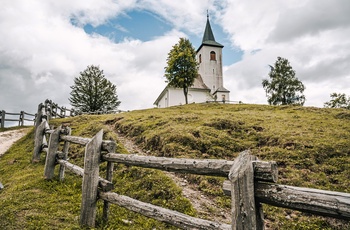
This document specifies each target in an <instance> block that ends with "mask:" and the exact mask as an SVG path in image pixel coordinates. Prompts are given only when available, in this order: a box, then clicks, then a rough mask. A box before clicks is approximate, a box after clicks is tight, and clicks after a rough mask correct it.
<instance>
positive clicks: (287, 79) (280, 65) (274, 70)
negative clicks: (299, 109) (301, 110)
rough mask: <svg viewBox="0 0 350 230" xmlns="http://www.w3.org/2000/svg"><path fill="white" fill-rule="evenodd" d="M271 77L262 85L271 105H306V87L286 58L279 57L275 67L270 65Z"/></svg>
mask: <svg viewBox="0 0 350 230" xmlns="http://www.w3.org/2000/svg"><path fill="white" fill-rule="evenodd" d="M270 68H271V70H270V72H269V77H270V79H271V81H268V80H267V79H264V80H263V81H262V85H263V87H264V89H265V92H266V96H267V101H268V103H269V104H270V105H304V103H305V96H304V95H303V92H304V90H305V86H304V85H303V83H302V82H301V81H299V80H298V78H296V77H295V71H294V70H293V68H292V67H291V66H290V64H289V61H288V60H287V59H285V58H281V57H278V58H277V61H276V62H275V65H274V66H271V65H270Z"/></svg>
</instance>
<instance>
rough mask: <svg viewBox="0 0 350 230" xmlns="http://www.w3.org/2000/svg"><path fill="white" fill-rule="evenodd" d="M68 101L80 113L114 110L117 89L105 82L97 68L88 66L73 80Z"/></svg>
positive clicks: (116, 101) (116, 103)
mask: <svg viewBox="0 0 350 230" xmlns="http://www.w3.org/2000/svg"><path fill="white" fill-rule="evenodd" d="M71 89H72V92H71V93H70V95H71V97H70V98H69V101H70V103H71V105H72V106H74V107H75V108H76V109H78V110H80V111H82V112H95V111H108V110H113V109H116V108H117V107H118V106H119V104H120V101H118V95H117V87H116V86H115V85H114V84H113V83H111V82H110V81H109V80H107V79H106V78H105V76H104V74H103V70H100V68H99V67H98V66H94V65H91V66H88V67H87V68H86V69H85V70H84V71H83V72H80V76H78V77H76V78H75V79H74V85H73V86H71Z"/></svg>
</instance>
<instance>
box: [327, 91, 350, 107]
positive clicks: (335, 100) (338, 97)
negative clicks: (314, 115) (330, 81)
mask: <svg viewBox="0 0 350 230" xmlns="http://www.w3.org/2000/svg"><path fill="white" fill-rule="evenodd" d="M331 98H332V99H331V100H330V101H328V102H325V103H324V107H326V108H344V109H350V97H348V98H347V97H346V95H345V93H332V94H331Z"/></svg>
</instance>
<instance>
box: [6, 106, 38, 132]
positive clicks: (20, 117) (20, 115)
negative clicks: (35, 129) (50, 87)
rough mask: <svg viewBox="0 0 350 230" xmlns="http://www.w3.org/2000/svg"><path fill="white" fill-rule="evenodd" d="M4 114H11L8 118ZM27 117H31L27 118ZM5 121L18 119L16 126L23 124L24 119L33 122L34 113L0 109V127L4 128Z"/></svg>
mask: <svg viewBox="0 0 350 230" xmlns="http://www.w3.org/2000/svg"><path fill="white" fill-rule="evenodd" d="M6 115H9V116H11V117H10V118H6ZM13 116H16V117H18V118H17V119H15V118H13ZM27 117H31V118H27ZM5 121H15V122H16V121H18V126H23V125H24V121H31V122H33V123H35V115H34V114H30V113H26V112H24V111H21V112H19V113H9V112H6V111H5V110H1V111H0V124H1V125H0V128H5Z"/></svg>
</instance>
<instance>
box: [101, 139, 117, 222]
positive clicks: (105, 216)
mask: <svg viewBox="0 0 350 230" xmlns="http://www.w3.org/2000/svg"><path fill="white" fill-rule="evenodd" d="M113 143H114V145H112V147H111V148H108V150H107V152H108V153H115V149H116V143H115V142H113ZM113 168H114V163H113V162H110V161H107V173H106V180H108V181H110V182H112V180H113ZM109 206H110V204H109V202H108V201H106V200H105V201H103V217H102V218H103V220H104V221H108V213H109Z"/></svg>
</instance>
